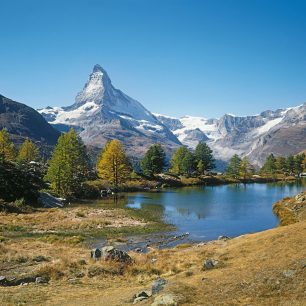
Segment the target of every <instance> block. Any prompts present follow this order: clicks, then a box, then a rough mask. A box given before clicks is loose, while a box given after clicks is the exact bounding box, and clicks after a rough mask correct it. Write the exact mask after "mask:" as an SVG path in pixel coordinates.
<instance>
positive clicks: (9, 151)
mask: <svg viewBox="0 0 306 306" xmlns="http://www.w3.org/2000/svg"><path fill="white" fill-rule="evenodd" d="M15 158H16V150H15V146H14V144H13V142H12V140H11V138H10V134H9V132H8V131H7V130H6V129H2V130H1V131H0V159H2V160H6V161H14V160H15Z"/></svg>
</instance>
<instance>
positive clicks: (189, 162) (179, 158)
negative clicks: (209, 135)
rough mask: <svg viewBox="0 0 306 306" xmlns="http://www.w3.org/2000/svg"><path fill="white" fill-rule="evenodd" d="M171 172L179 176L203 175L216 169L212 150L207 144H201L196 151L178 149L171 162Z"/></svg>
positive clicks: (185, 148) (183, 148)
mask: <svg viewBox="0 0 306 306" xmlns="http://www.w3.org/2000/svg"><path fill="white" fill-rule="evenodd" d="M170 164H171V167H170V172H171V173H174V174H178V175H191V174H193V173H194V174H198V175H203V174H205V172H207V171H211V170H212V169H214V167H215V159H214V156H213V154H212V150H211V149H210V148H209V146H208V145H207V144H206V143H205V142H200V143H199V144H198V145H197V147H196V149H195V151H194V152H191V151H190V150H188V148H187V147H184V146H182V147H180V148H178V149H177V150H176V151H175V153H174V154H173V156H172V158H171V160H170Z"/></svg>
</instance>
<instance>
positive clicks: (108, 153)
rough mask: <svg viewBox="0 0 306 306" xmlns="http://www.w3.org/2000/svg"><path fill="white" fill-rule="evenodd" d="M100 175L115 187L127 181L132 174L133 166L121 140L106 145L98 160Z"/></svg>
mask: <svg viewBox="0 0 306 306" xmlns="http://www.w3.org/2000/svg"><path fill="white" fill-rule="evenodd" d="M97 170H98V175H99V177H100V178H101V179H103V180H107V181H108V182H109V183H110V184H111V185H113V186H114V187H116V188H117V187H118V186H119V185H120V184H122V183H124V182H126V181H127V180H128V179H129V178H130V175H131V170H132V169H131V166H130V163H129V161H128V158H127V156H126V154H125V151H124V149H123V146H122V144H121V142H120V141H119V140H112V141H110V142H108V143H107V144H106V145H105V148H104V149H103V151H102V153H101V155H100V158H99V160H98V162H97Z"/></svg>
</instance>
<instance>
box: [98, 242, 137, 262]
mask: <svg viewBox="0 0 306 306" xmlns="http://www.w3.org/2000/svg"><path fill="white" fill-rule="evenodd" d="M102 256H103V258H104V260H113V261H118V262H123V263H132V262H133V259H132V258H131V257H130V255H129V254H128V253H127V252H125V251H121V250H118V249H116V248H114V247H113V246H106V247H103V248H102Z"/></svg>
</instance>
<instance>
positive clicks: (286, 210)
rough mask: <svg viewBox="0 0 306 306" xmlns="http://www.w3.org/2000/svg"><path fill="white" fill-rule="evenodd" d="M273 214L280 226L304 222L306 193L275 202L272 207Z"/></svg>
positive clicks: (305, 216)
mask: <svg viewBox="0 0 306 306" xmlns="http://www.w3.org/2000/svg"><path fill="white" fill-rule="evenodd" d="M273 212H274V213H275V214H276V215H277V217H278V218H279V220H280V225H289V224H293V223H296V222H299V221H303V220H306V192H302V193H300V194H298V195H296V196H295V197H292V198H284V199H283V200H280V201H278V202H276V203H275V204H274V205H273Z"/></svg>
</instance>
